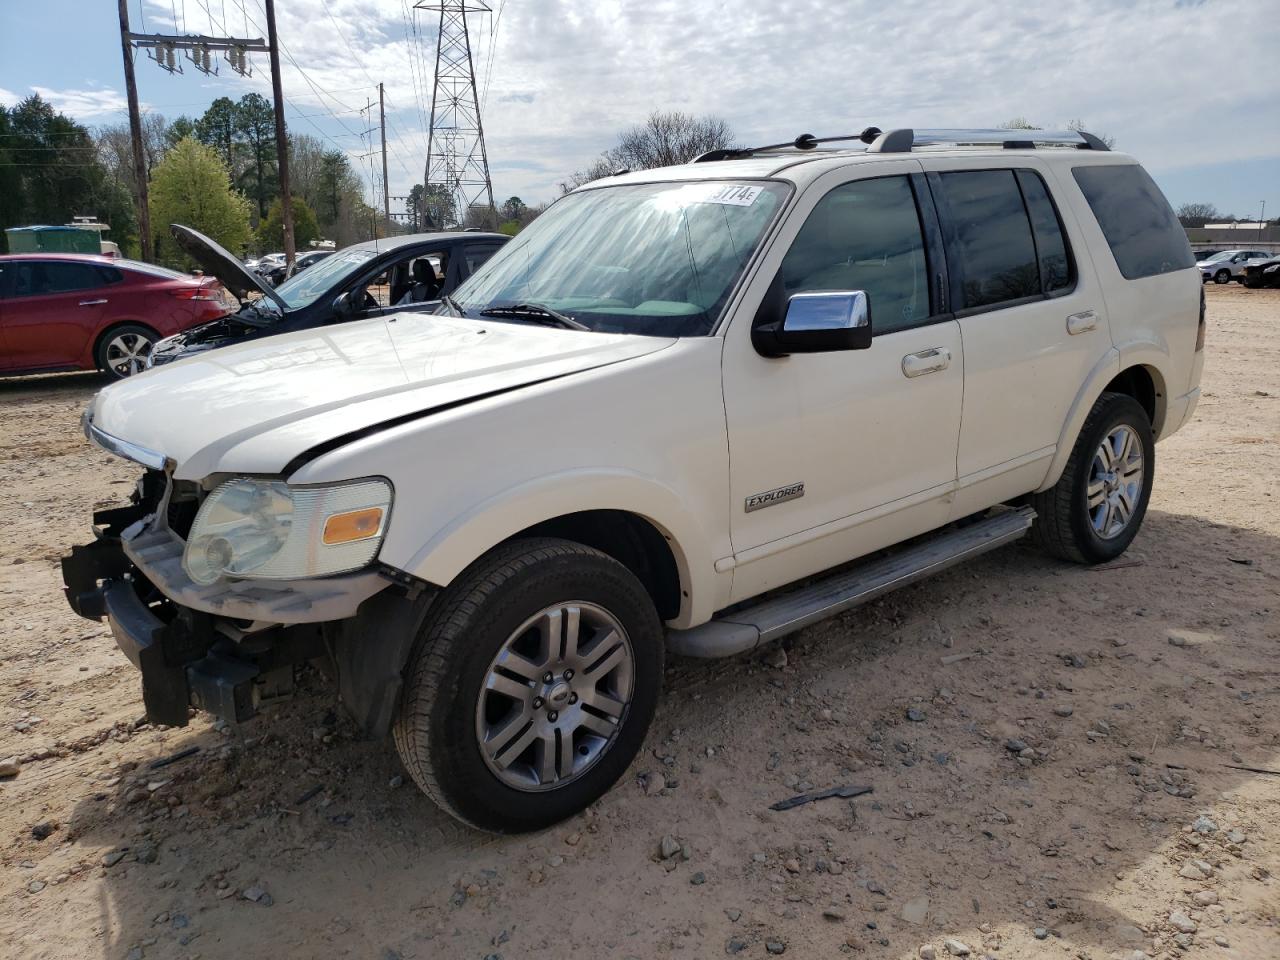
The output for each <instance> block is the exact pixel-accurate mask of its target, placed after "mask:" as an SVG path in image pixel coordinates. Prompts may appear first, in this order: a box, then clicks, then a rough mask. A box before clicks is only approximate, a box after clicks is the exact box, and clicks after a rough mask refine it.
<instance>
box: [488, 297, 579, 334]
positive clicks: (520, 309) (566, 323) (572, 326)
mask: <svg viewBox="0 0 1280 960" xmlns="http://www.w3.org/2000/svg"><path fill="white" fill-rule="evenodd" d="M480 316H482V317H518V318H520V319H521V320H528V321H530V322H531V323H540V324H542V325H543V326H547V327H563V328H564V329H566V330H590V329H591V328H590V327H588V326H587V325H586V324H585V323H582V322H581V321H579V320H575V319H573V317H569V316H566V315H565V314H563V313H560V312H559V311H558V310H552V309H551V308H550V307H547V306H543V305H542V304H540V303H504V304H501V305H499V306H496V307H489V308H487V309H485V310H481V311H480Z"/></svg>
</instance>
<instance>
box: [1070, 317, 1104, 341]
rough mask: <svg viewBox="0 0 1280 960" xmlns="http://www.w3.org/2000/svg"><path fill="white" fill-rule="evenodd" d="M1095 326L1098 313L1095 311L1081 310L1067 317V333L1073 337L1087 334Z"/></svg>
mask: <svg viewBox="0 0 1280 960" xmlns="http://www.w3.org/2000/svg"><path fill="white" fill-rule="evenodd" d="M1097 326H1098V311H1096V310H1082V311H1081V312H1080V313H1073V314H1072V315H1071V316H1069V317H1067V333H1069V334H1070V335H1071V336H1073V337H1074V336H1075V335H1076V334H1078V333H1088V332H1089V331H1090V330H1093V329H1094V328H1095V327H1097Z"/></svg>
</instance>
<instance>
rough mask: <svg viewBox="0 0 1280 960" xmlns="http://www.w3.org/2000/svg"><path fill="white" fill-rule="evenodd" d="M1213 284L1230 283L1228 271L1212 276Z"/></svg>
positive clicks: (1229, 272) (1220, 271) (1221, 271)
mask: <svg viewBox="0 0 1280 960" xmlns="http://www.w3.org/2000/svg"><path fill="white" fill-rule="evenodd" d="M1213 282H1214V283H1230V282H1231V271H1230V270H1219V271H1218V272H1217V273H1215V274H1214V275H1213Z"/></svg>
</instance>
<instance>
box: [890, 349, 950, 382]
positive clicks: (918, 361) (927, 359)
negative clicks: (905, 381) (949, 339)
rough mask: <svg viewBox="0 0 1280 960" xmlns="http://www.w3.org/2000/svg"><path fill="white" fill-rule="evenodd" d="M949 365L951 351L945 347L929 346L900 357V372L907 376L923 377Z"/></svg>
mask: <svg viewBox="0 0 1280 960" xmlns="http://www.w3.org/2000/svg"><path fill="white" fill-rule="evenodd" d="M949 366H951V351H950V350H948V349H947V348H946V347H930V348H929V349H928V350H921V351H920V352H919V353H908V354H907V355H906V356H905V357H903V358H902V373H903V375H904V376H907V377H923V376H924V375H925V374H926V373H937V372H938V371H939V370H945V369H947V367H949Z"/></svg>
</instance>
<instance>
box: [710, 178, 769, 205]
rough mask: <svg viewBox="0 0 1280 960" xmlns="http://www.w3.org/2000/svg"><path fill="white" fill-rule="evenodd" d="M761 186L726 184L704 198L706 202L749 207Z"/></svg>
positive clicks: (758, 193)
mask: <svg viewBox="0 0 1280 960" xmlns="http://www.w3.org/2000/svg"><path fill="white" fill-rule="evenodd" d="M763 189H764V188H763V187H744V186H742V185H741V184H734V183H730V184H726V185H725V186H723V187H720V188H719V189H718V190H716V192H715V193H713V194H711V196H709V197H706V198H704V199H705V202H707V203H728V204H732V205H733V206H735V207H749V206H751V205H752V204H753V203H755V202H756V197H758V196H760V191H761V190H763Z"/></svg>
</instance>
